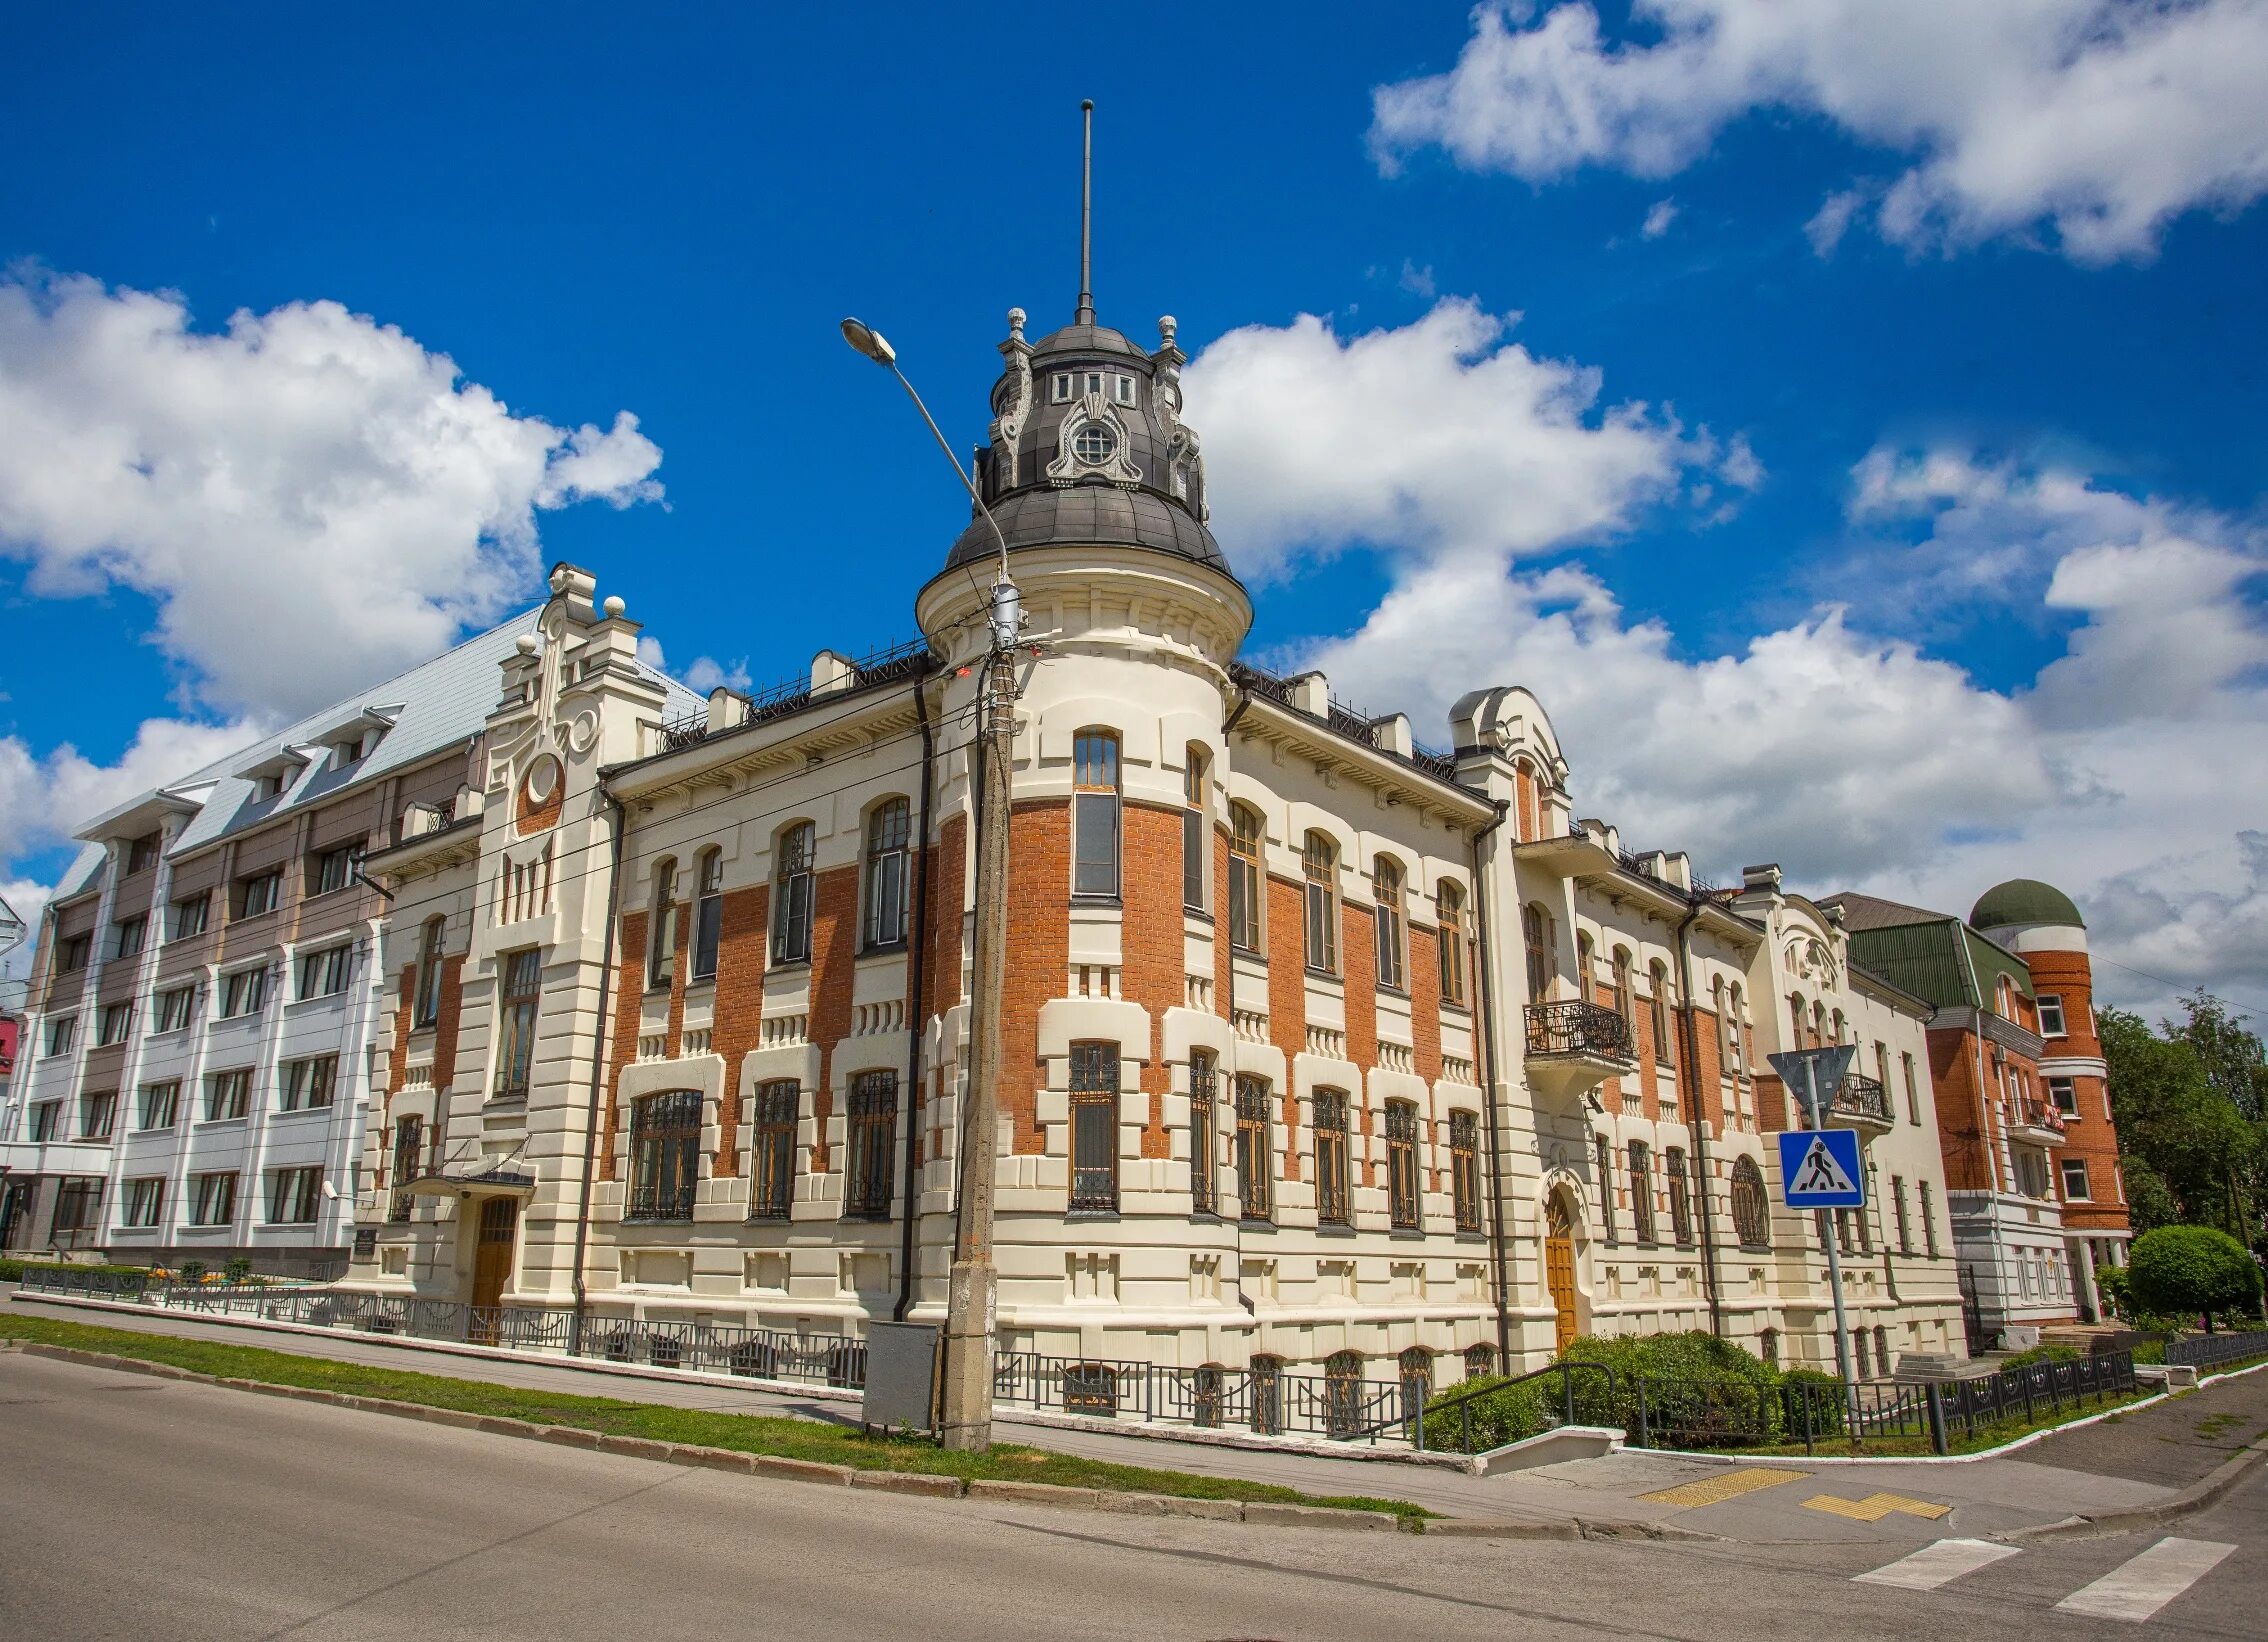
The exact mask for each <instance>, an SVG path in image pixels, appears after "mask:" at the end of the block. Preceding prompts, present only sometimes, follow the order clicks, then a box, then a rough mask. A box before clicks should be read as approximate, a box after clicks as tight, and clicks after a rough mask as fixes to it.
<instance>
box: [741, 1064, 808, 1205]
mask: <svg viewBox="0 0 2268 1642" xmlns="http://www.w3.org/2000/svg"><path fill="white" fill-rule="evenodd" d="M802 1106H803V1088H802V1085H800V1084H798V1083H797V1082H796V1081H795V1080H794V1079H793V1078H777V1079H774V1080H773V1081H772V1082H770V1083H765V1084H760V1085H758V1086H757V1090H756V1110H755V1122H754V1134H753V1136H752V1137H751V1138H752V1141H753V1146H752V1155H751V1156H750V1158H749V1165H748V1194H749V1195H748V1218H749V1219H751V1220H785V1219H786V1218H787V1217H788V1214H789V1211H790V1210H792V1209H793V1208H794V1206H795V1130H796V1124H797V1122H798V1120H799V1119H800V1117H801V1114H802Z"/></svg>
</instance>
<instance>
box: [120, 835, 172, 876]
mask: <svg viewBox="0 0 2268 1642" xmlns="http://www.w3.org/2000/svg"><path fill="white" fill-rule="evenodd" d="M164 847H165V836H164V834H162V833H155V832H146V833H144V834H142V836H141V837H139V838H137V839H135V840H134V841H133V842H132V843H130V844H128V845H127V846H126V876H127V877H129V878H131V877H133V876H134V874H135V873H137V872H147V871H149V870H150V868H152V867H154V866H156V865H157V864H158V855H159V853H160V851H162V850H163V848H164Z"/></svg>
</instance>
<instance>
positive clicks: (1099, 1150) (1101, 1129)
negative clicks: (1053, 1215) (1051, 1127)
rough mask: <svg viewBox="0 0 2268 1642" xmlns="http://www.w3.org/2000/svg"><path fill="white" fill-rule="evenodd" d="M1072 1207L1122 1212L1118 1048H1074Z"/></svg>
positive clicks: (1097, 1045) (1089, 1045) (1094, 1045)
mask: <svg viewBox="0 0 2268 1642" xmlns="http://www.w3.org/2000/svg"><path fill="white" fill-rule="evenodd" d="M1071 1207H1072V1208H1073V1209H1074V1210H1086V1211H1089V1212H1095V1213H1100V1212H1104V1211H1108V1210H1115V1209H1116V1208H1117V1207H1118V1045H1117V1044H1115V1043H1075V1044H1073V1045H1072V1046H1071Z"/></svg>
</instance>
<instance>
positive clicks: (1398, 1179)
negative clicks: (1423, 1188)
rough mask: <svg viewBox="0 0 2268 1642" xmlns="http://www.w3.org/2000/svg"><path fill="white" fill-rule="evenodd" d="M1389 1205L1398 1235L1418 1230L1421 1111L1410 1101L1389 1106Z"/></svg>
mask: <svg viewBox="0 0 2268 1642" xmlns="http://www.w3.org/2000/svg"><path fill="white" fill-rule="evenodd" d="M1386 1187H1387V1193H1386V1201H1387V1218H1388V1222H1389V1224H1391V1225H1392V1226H1393V1228H1394V1229H1395V1230H1396V1231H1415V1230H1417V1229H1418V1210H1419V1203H1418V1109H1417V1107H1416V1106H1415V1105H1414V1104H1413V1103H1411V1102H1409V1101H1406V1100H1390V1101H1388V1102H1387V1103H1386Z"/></svg>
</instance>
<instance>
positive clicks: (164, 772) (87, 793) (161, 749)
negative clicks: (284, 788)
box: [0, 718, 274, 913]
mask: <svg viewBox="0 0 2268 1642" xmlns="http://www.w3.org/2000/svg"><path fill="white" fill-rule="evenodd" d="M273 728H274V726H273V725H272V724H270V723H268V722H266V721H263V720H258V719H230V720H225V721H220V722H212V721H201V720H195V719H178V718H153V719H148V720H145V721H144V722H143V724H142V725H141V726H140V728H139V729H137V730H136V731H135V732H134V739H133V740H132V742H130V743H129V744H128V745H127V747H126V750H125V752H124V753H122V754H121V755H120V756H119V757H118V758H117V759H116V760H115V761H114V762H111V763H108V764H104V763H99V762H97V761H96V760H94V759H91V758H88V757H87V756H86V755H85V754H83V753H81V752H80V751H79V749H78V748H77V747H75V746H73V745H72V744H71V743H69V742H65V743H63V745H61V746H60V747H57V748H55V749H53V750H52V751H50V752H48V753H46V754H44V755H41V754H38V753H35V752H34V751H33V750H32V748H31V747H30V746H29V745H28V744H27V743H26V742H25V741H24V740H23V738H22V737H20V736H12V735H11V736H0V861H9V860H14V859H16V858H18V857H20V856H23V855H27V854H30V853H32V852H33V851H36V850H42V849H49V848H53V847H54V846H56V845H58V844H61V843H63V842H65V841H66V840H68V839H69V838H70V836H71V835H72V833H73V832H75V831H76V830H77V829H78V828H79V827H81V826H83V825H85V824H86V823H87V822H88V821H90V820H92V819H93V818H94V817H95V816H98V815H100V814H102V813H103V811H105V810H108V809H112V808H114V807H116V806H117V805H119V804H123V803H124V802H125V801H126V800H127V799H129V798H132V797H133V796H134V795H135V794H136V793H141V792H147V791H149V790H150V789H151V788H153V787H160V786H164V785H166V784H168V783H170V782H175V781H179V780H181V779H182V778H183V777H184V776H187V775H189V774H191V773H193V772H194V771H197V770H200V769H202V768H204V766H206V765H207V764H211V763H214V762H216V761H217V760H219V759H222V758H225V757H227V756H228V755H229V754H230V753H233V752H235V751H236V750H237V749H238V748H239V747H244V746H247V745H249V744H250V743H252V742H254V741H257V740H259V739H260V737H262V736H264V735H266V734H268V733H269V732H270V730H271V729H273ZM43 898H44V897H43ZM8 901H9V904H10V905H11V906H14V907H15V909H16V911H17V912H19V913H22V912H23V911H24V907H23V904H22V902H20V901H18V900H16V898H15V896H14V895H12V894H11V895H10V896H9V897H8Z"/></svg>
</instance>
